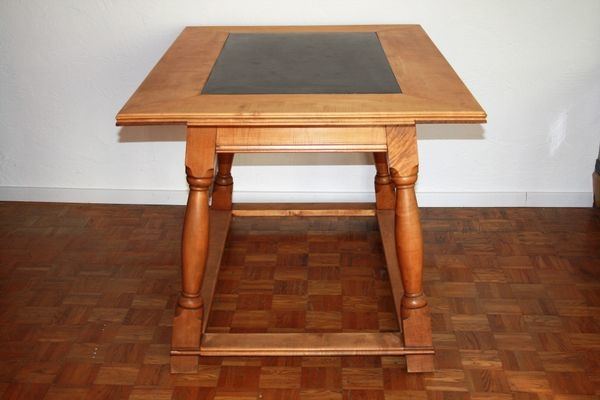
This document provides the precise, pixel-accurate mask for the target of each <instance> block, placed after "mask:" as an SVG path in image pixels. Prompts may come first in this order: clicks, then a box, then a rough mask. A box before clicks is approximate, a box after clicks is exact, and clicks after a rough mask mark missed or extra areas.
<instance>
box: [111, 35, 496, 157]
mask: <svg viewBox="0 0 600 400" xmlns="http://www.w3.org/2000/svg"><path fill="white" fill-rule="evenodd" d="M291 31H315V32H317V31H321V32H322V31H343V32H354V31H361V32H365V31H370V32H377V34H378V35H379V38H380V40H381V43H382V46H383V49H384V51H385V53H386V55H387V56H388V58H389V60H390V65H391V67H392V70H393V72H394V74H395V76H396V78H397V79H398V80H399V82H400V87H401V88H402V93H401V94H292V95H201V94H200V92H201V90H202V87H203V86H204V84H205V82H206V79H207V78H208V75H209V73H210V70H211V68H212V66H213V64H214V62H215V60H216V58H217V57H218V55H219V52H220V50H221V48H222V47H223V44H224V43H225V40H226V38H227V35H228V33H229V32H291ZM405 49H406V51H405ZM485 119H486V114H485V112H484V111H483V110H482V108H481V107H480V106H479V104H477V102H476V101H475V99H473V96H472V95H471V93H469V91H468V90H467V88H466V87H465V86H464V84H463V83H462V82H461V81H460V79H459V78H458V76H457V75H456V73H455V72H454V71H453V70H452V67H451V66H450V65H449V64H448V63H447V61H446V60H445V59H444V57H443V56H442V55H441V54H440V52H439V51H438V50H437V48H436V47H435V45H434V44H433V43H432V42H431V40H430V39H429V38H428V36H427V34H426V33H425V32H424V31H423V29H422V28H421V27H420V26H419V25H388V26H380V25H376V26H359V27H355V26H311V27H188V28H186V29H185V30H184V31H183V32H182V33H181V35H179V37H178V38H177V40H176V41H175V43H173V45H172V46H171V47H170V48H169V50H168V51H167V53H166V54H165V55H164V56H163V58H162V59H161V60H160V61H159V63H158V64H157V65H156V66H155V67H154V69H153V70H152V71H151V72H150V74H149V75H148V77H147V78H146V79H145V80H144V82H143V83H142V84H141V86H140V88H139V89H138V90H137V91H136V92H135V93H134V94H133V96H132V97H131V98H130V99H129V101H128V102H127V104H126V105H125V106H124V107H123V109H122V110H121V111H120V112H119V114H118V115H117V123H118V124H119V125H136V124H145V125H148V124H165V123H169V124H175V123H180V124H186V123H187V124H191V125H205V126H256V125H259V126H293V125H298V126H315V125H317V126H330V125H335V126H342V125H353V126H383V125H401V124H414V123H423V122H478V123H479V122H484V121H485ZM372 151H377V150H372Z"/></svg>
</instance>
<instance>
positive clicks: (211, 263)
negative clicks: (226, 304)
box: [200, 209, 231, 333]
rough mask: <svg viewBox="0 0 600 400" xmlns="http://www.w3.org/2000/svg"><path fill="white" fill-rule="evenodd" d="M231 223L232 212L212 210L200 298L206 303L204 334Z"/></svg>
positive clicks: (203, 321)
mask: <svg viewBox="0 0 600 400" xmlns="http://www.w3.org/2000/svg"><path fill="white" fill-rule="evenodd" d="M230 223H231V212H230V211H229V210H214V209H213V210H210V224H209V237H208V256H207V257H206V269H205V272H204V279H203V282H202V288H201V290H200V296H201V297H202V301H203V302H204V316H205V318H204V319H203V320H202V332H203V333H204V332H205V331H206V326H207V325H208V316H209V315H210V310H211V307H212V301H213V297H214V294H215V288H216V287H217V279H218V276H219V268H220V267H221V258H222V256H223V249H224V248H225V241H226V240H227V234H228V233H229V224H230Z"/></svg>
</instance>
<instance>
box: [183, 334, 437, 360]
mask: <svg viewBox="0 0 600 400" xmlns="http://www.w3.org/2000/svg"><path fill="white" fill-rule="evenodd" d="M182 354H190V352H183V353H182ZM200 354H201V355H203V356H248V355H258V356H282V355H295V356H327V355H371V354H385V355H401V354H433V348H432V347H423V348H412V349H407V348H405V347H404V345H403V343H402V338H401V337H400V335H399V334H397V333H392V332H385V333H368V332H347V333H237V334H236V333H223V334H220V333H206V334H205V335H204V336H203V338H202V346H201V348H200Z"/></svg>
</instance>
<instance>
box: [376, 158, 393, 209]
mask: <svg viewBox="0 0 600 400" xmlns="http://www.w3.org/2000/svg"><path fill="white" fill-rule="evenodd" d="M386 150H387V146H386ZM373 159H374V161H375V169H376V171H377V173H376V174H375V200H376V203H377V209H378V210H393V209H394V207H395V205H396V193H395V191H394V185H393V184H392V179H391V177H390V170H389V167H388V163H387V154H386V153H373Z"/></svg>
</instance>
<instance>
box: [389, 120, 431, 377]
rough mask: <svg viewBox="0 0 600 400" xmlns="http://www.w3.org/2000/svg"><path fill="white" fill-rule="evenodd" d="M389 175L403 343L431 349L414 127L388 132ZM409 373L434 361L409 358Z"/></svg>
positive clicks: (427, 367) (393, 128) (427, 369)
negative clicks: (392, 190) (393, 194)
mask: <svg viewBox="0 0 600 400" xmlns="http://www.w3.org/2000/svg"><path fill="white" fill-rule="evenodd" d="M387 140H388V160H389V167H390V175H391V177H392V181H393V183H394V185H395V186H396V209H395V225H396V227H395V236H396V253H397V255H398V264H399V266H400V270H401V275H402V285H403V287H404V295H403V296H402V305H401V308H402V310H401V315H402V332H403V336H404V343H405V344H406V346H407V347H411V346H417V347H420V346H431V345H432V343H433V341H432V335H431V317H430V315H429V307H428V305H427V299H426V298H425V294H424V293H423V237H422V232H421V222H420V218H419V208H418V206H417V198H416V195H415V183H416V181H417V175H418V169H419V160H418V155H417V135H416V128H415V126H394V127H389V128H388V130H387ZM406 365H407V369H408V371H409V372H425V371H433V368H434V366H433V357H432V356H429V355H414V356H413V355H410V356H407V358H406Z"/></svg>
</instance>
